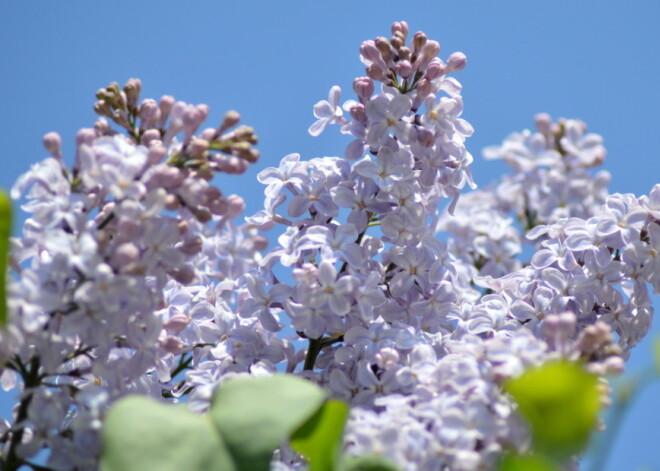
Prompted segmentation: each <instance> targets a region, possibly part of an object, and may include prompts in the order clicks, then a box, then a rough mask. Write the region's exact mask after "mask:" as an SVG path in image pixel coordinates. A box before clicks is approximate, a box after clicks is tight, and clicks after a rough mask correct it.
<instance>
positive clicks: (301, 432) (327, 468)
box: [291, 399, 348, 471]
mask: <svg viewBox="0 0 660 471" xmlns="http://www.w3.org/2000/svg"><path fill="white" fill-rule="evenodd" d="M347 417H348V405H346V403H344V402H342V401H339V400H336V399H330V400H328V401H326V403H325V404H323V406H322V407H321V408H320V409H319V410H318V411H317V412H316V414H314V415H313V416H312V417H311V418H310V419H309V420H308V421H307V422H305V423H304V424H303V426H302V427H300V428H299V429H298V430H296V432H294V434H293V435H292V437H291V448H293V449H294V450H295V451H297V452H298V453H300V454H302V455H303V456H304V457H305V458H306V459H307V462H308V463H309V469H310V471H333V470H334V469H336V468H335V466H336V463H337V460H338V458H339V452H340V450H341V445H342V442H341V439H342V436H343V434H344V424H345V423H346V418H347Z"/></svg>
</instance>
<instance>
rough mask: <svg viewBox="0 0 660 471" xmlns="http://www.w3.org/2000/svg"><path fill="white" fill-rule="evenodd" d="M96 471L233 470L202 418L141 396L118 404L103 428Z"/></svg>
mask: <svg viewBox="0 0 660 471" xmlns="http://www.w3.org/2000/svg"><path fill="white" fill-rule="evenodd" d="M100 469H101V471H145V470H152V469H153V470H158V471H181V470H183V469H185V470H186V471H234V470H235V467H234V465H233V464H232V461H231V456H230V454H229V451H228V450H227V448H226V446H225V445H224V443H223V442H222V439H221V438H220V435H219V434H218V432H217V430H216V429H215V427H214V426H213V424H212V423H211V421H210V420H209V417H208V416H203V415H199V414H195V413H193V412H190V411H189V410H187V409H185V408H184V407H183V406H174V405H167V404H161V403H159V402H157V401H155V400H154V399H150V398H147V397H144V396H128V397H126V398H124V399H121V400H120V401H118V402H117V403H116V404H115V405H114V406H113V407H112V409H110V412H109V413H108V416H107V418H106V422H105V426H104V429H103V446H102V452H101V466H100Z"/></svg>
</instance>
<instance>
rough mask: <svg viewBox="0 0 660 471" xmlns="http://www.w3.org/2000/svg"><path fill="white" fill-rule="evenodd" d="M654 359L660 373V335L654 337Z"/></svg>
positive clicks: (656, 368) (657, 371)
mask: <svg viewBox="0 0 660 471" xmlns="http://www.w3.org/2000/svg"><path fill="white" fill-rule="evenodd" d="M653 360H654V362H653V363H654V364H655V371H656V373H660V336H658V337H656V338H655V339H653Z"/></svg>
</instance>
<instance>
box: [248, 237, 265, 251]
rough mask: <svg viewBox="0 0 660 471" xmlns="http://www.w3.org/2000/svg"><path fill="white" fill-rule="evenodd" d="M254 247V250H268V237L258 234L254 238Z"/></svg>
mask: <svg viewBox="0 0 660 471" xmlns="http://www.w3.org/2000/svg"><path fill="white" fill-rule="evenodd" d="M252 247H253V248H254V250H259V251H261V250H266V248H267V247H268V239H267V238H266V237H264V236H262V235H256V236H254V237H253V238H252Z"/></svg>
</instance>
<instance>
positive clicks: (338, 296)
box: [0, 22, 660, 471]
mask: <svg viewBox="0 0 660 471" xmlns="http://www.w3.org/2000/svg"><path fill="white" fill-rule="evenodd" d="M408 37H409V31H408V25H407V24H406V23H405V22H397V23H394V24H393V25H392V36H391V38H390V39H387V38H384V37H379V38H376V39H374V40H369V41H365V42H364V43H363V44H362V45H361V47H360V54H361V60H362V62H363V63H364V64H365V67H366V76H365V77H358V78H356V79H355V80H354V82H353V91H354V92H355V99H350V100H348V101H345V102H344V103H341V91H340V89H339V87H332V89H331V90H330V94H329V97H328V100H323V101H320V102H319V103H317V104H316V105H315V107H314V115H315V117H316V119H317V120H316V121H315V122H314V123H313V124H312V126H311V127H310V129H309V132H310V134H312V135H318V134H320V133H321V132H323V131H325V130H326V129H327V128H328V127H329V126H332V125H337V126H339V127H340V130H341V132H342V133H343V134H346V135H350V136H351V138H352V140H351V141H350V143H349V144H348V146H347V148H346V149H345V155H344V157H341V158H340V157H323V158H314V159H311V160H305V159H302V158H301V157H300V156H299V155H298V154H291V155H288V156H286V157H284V158H283V159H282V160H281V161H280V163H279V166H278V167H277V168H275V167H271V168H267V169H265V170H263V171H261V173H259V175H258V180H259V182H261V183H262V184H264V185H265V202H264V209H263V210H261V211H259V212H257V213H256V214H254V215H252V216H250V217H248V218H246V222H245V223H244V224H240V223H238V222H237V217H238V216H239V215H240V214H241V213H242V211H243V208H244V204H243V201H242V199H241V198H240V197H238V196H235V195H232V196H224V195H223V194H222V192H221V191H220V189H218V188H217V187H215V186H213V185H212V181H211V180H212V177H213V176H214V175H215V174H216V173H218V172H227V173H241V172H242V171H244V170H245V168H246V166H247V165H248V163H250V162H254V161H255V160H256V159H257V157H258V153H257V151H256V150H255V149H254V148H253V145H254V144H255V143H256V137H255V136H254V133H253V132H252V130H251V129H250V128H248V127H244V126H241V127H235V126H236V125H237V123H238V121H239V117H238V115H237V114H236V113H235V112H229V113H227V115H226V116H225V118H224V120H223V122H222V123H221V124H220V126H219V127H218V128H209V129H205V130H203V131H201V132H200V133H198V129H199V127H200V126H201V124H202V122H203V121H204V120H205V118H206V117H207V114H208V107H206V106H205V105H197V106H194V105H189V104H186V103H183V102H175V100H174V99H173V98H172V97H169V96H165V97H163V98H161V100H160V102H156V101H154V100H149V99H146V100H143V101H141V102H140V100H139V93H140V88H141V85H140V82H139V81H137V80H130V81H129V82H128V83H127V84H126V86H125V87H124V88H123V90H122V89H120V88H119V87H118V86H117V85H116V84H111V85H110V86H108V87H107V88H105V89H103V90H101V91H99V92H98V94H97V98H98V102H97V103H96V105H95V110H96V111H97V113H99V114H100V115H102V116H103V117H104V118H101V119H99V121H97V123H96V124H95V125H94V128H92V129H83V130H81V131H80V132H79V133H78V134H77V136H76V144H77V146H76V155H75V162H74V164H73V167H72V168H71V169H68V168H67V167H66V166H65V164H64V163H63V159H62V155H61V152H60V138H59V136H57V135H55V134H48V135H46V136H45V138H44V144H45V146H46V148H47V149H48V150H49V152H50V153H51V155H52V156H51V157H50V158H48V159H46V160H44V161H42V162H41V163H39V164H37V165H35V166H33V168H32V169H31V170H30V171H29V172H28V173H26V174H25V175H24V176H22V177H21V178H20V179H19V181H18V182H17V184H16V186H15V187H14V189H13V192H12V196H14V197H16V198H17V197H19V196H20V195H21V194H24V193H26V192H27V193H26V195H27V200H28V202H27V204H26V205H25V206H24V209H25V210H26V211H28V212H29V213H30V214H31V217H30V218H29V219H28V220H27V221H26V223H25V225H24V227H23V234H22V237H21V238H20V239H17V240H16V241H15V242H14V247H13V249H14V250H13V269H14V271H15V273H16V276H15V279H14V281H13V282H11V284H10V287H9V290H10V299H9V302H10V308H11V320H10V324H9V326H8V328H7V330H6V332H4V333H3V338H2V343H1V344H0V351H1V355H2V359H3V360H4V362H5V363H4V364H5V367H4V368H3V370H2V376H1V377H0V381H1V382H2V386H3V387H4V388H5V389H12V388H18V389H19V390H20V395H19V397H18V401H17V406H16V408H15V411H14V417H13V418H12V420H9V421H4V422H3V423H2V424H0V433H1V435H0V441H2V442H3V455H2V456H3V460H4V464H5V465H6V466H9V465H17V464H22V463H29V462H30V460H31V459H33V457H34V456H35V455H36V454H37V453H38V452H39V451H40V450H42V449H47V450H49V455H48V457H47V459H46V461H47V466H49V467H50V469H56V470H73V469H80V470H85V469H95V467H96V465H97V460H98V453H99V446H100V444H99V430H100V429H101V427H102V424H103V417H104V414H105V413H106V411H107V409H108V407H109V406H110V405H111V404H112V403H113V402H114V401H115V400H117V399H118V398H120V397H122V396H124V395H126V394H128V393H135V392H137V393H141V394H146V395H151V396H153V397H157V398H163V399H164V400H174V401H180V400H182V399H181V398H182V397H183V396H186V397H187V399H186V402H187V404H188V405H189V407H190V408H191V409H193V410H195V411H204V410H206V409H207V408H208V406H209V400H210V398H211V396H212V393H213V391H214V389H215V388H216V387H217V386H218V384H220V383H221V382H223V381H226V380H228V379H230V378H233V377H236V376H237V375H246V374H248V375H256V376H260V375H271V374H274V373H276V372H278V371H280V372H281V371H285V372H288V373H292V374H296V375H299V376H302V377H304V378H307V379H309V380H310V381H313V382H316V383H317V384H319V385H321V386H323V387H325V388H327V389H328V390H330V391H331V393H332V394H333V395H334V396H335V397H337V398H341V399H343V400H345V401H347V402H348V403H349V404H350V405H351V415H350V419H349V422H348V425H347V430H346V434H345V438H344V452H345V453H348V454H354V455H360V454H378V455H382V456H385V457H387V458H389V459H390V460H392V461H393V462H394V463H396V464H397V465H398V466H399V467H400V468H401V469H403V470H452V471H458V470H462V471H469V470H479V469H489V468H490V467H491V466H493V465H494V463H495V462H496V460H497V459H498V457H499V456H500V455H501V454H502V452H503V451H505V450H511V449H513V450H517V451H525V450H526V449H527V448H528V447H529V442H530V438H529V432H528V429H527V427H526V426H525V424H524V423H523V422H522V421H521V420H520V418H519V417H518V415H517V414H516V411H515V405H514V404H513V403H512V400H511V399H510V397H509V396H508V395H507V394H506V393H505V392H504V390H503V384H504V383H505V381H506V380H507V379H509V378H513V377H516V376H519V375H520V374H521V373H522V372H523V371H524V370H525V369H526V368H528V367H532V366H538V365H541V364H543V363H546V362H548V361H552V360H556V359H566V360H569V361H575V362H583V363H584V364H585V365H586V368H587V369H588V370H589V371H590V372H592V373H595V374H597V375H599V376H602V377H603V379H602V381H603V383H602V389H603V396H602V401H603V404H604V405H606V404H607V401H608V397H607V391H608V388H607V382H606V379H605V376H606V375H609V374H617V373H620V372H621V371H622V370H623V367H624V361H625V359H626V358H627V355H628V352H629V351H630V349H631V348H632V347H633V346H634V345H635V344H637V343H638V342H639V341H640V340H641V339H642V338H643V337H644V335H645V334H646V333H647V332H648V330H649V328H650V325H651V317H652V313H653V308H652V306H651V301H650V296H649V285H650V286H651V289H653V290H654V292H655V293H660V185H656V186H655V187H654V188H653V189H652V190H651V192H650V194H648V195H645V196H642V197H636V196H633V195H629V194H628V195H620V194H613V195H610V194H609V193H608V191H607V183H608V181H609V178H610V177H609V175H608V174H607V173H606V172H604V171H601V172H599V173H596V174H594V173H593V172H594V170H593V169H594V168H595V167H597V166H599V165H600V164H602V163H603V161H604V159H605V156H606V151H605V148H604V147H603V144H602V139H601V137H600V136H598V135H595V134H590V133H587V129H586V125H585V124H584V123H582V122H581V121H578V120H572V119H559V120H557V121H553V120H552V119H551V117H549V116H548V115H545V114H541V115H538V116H537V117H536V119H535V128H536V129H535V130H533V131H530V130H525V131H523V132H521V133H516V134H512V135H511V136H509V137H508V138H507V139H506V140H505V141H504V142H503V143H502V145H500V146H495V147H490V148H487V149H486V150H485V151H484V156H485V157H486V158H488V159H501V160H503V161H504V162H505V163H506V164H508V165H509V166H510V167H511V169H512V173H511V174H509V175H507V176H504V177H502V178H501V179H500V180H499V181H497V182H494V183H493V184H492V185H491V186H490V187H488V188H487V189H484V190H476V185H475V184H474V182H473V180H472V176H471V172H470V165H471V163H472V161H473V158H472V156H471V154H470V153H469V152H468V151H467V149H466V139H467V138H469V137H470V136H471V135H472V133H473V129H472V126H471V125H470V124H469V123H468V122H467V121H465V120H464V119H463V118H461V115H462V112H463V100H462V98H461V85H460V83H459V82H458V81H457V80H456V79H455V78H453V76H451V75H452V74H454V73H455V72H459V71H461V70H462V69H463V68H464V67H465V65H466V57H465V56H464V55H463V54H462V53H453V54H451V55H450V56H449V57H448V58H447V60H446V61H443V60H441V59H440V58H438V57H437V56H438V54H439V53H440V45H439V43H437V42H435V41H433V40H430V39H428V38H427V37H426V35H425V34H424V33H422V32H417V33H415V34H414V35H412V38H410V41H408V39H409V38H408ZM105 118H109V119H110V120H112V121H113V122H114V123H115V124H116V125H118V126H119V127H120V128H122V129H123V130H124V131H125V132H123V133H118V132H116V131H114V130H113V129H112V128H111V127H110V124H109V122H108V121H107V119H105ZM466 187H469V188H470V189H471V191H468V192H465V193H463V194H462V195H460V198H459V194H460V193H461V191H462V190H465V189H466ZM268 230H270V231H274V232H276V235H277V236H278V238H277V245H276V246H275V247H273V248H272V249H271V250H269V251H266V246H267V244H266V238H265V237H264V235H263V234H262V232H261V231H268ZM272 466H273V469H278V470H288V469H302V468H304V466H305V464H304V461H303V460H302V459H301V457H299V456H296V455H295V454H293V453H292V452H290V450H287V449H286V448H282V450H280V452H279V453H278V454H277V459H276V460H274V462H273V464H272ZM7 469H16V468H7Z"/></svg>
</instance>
